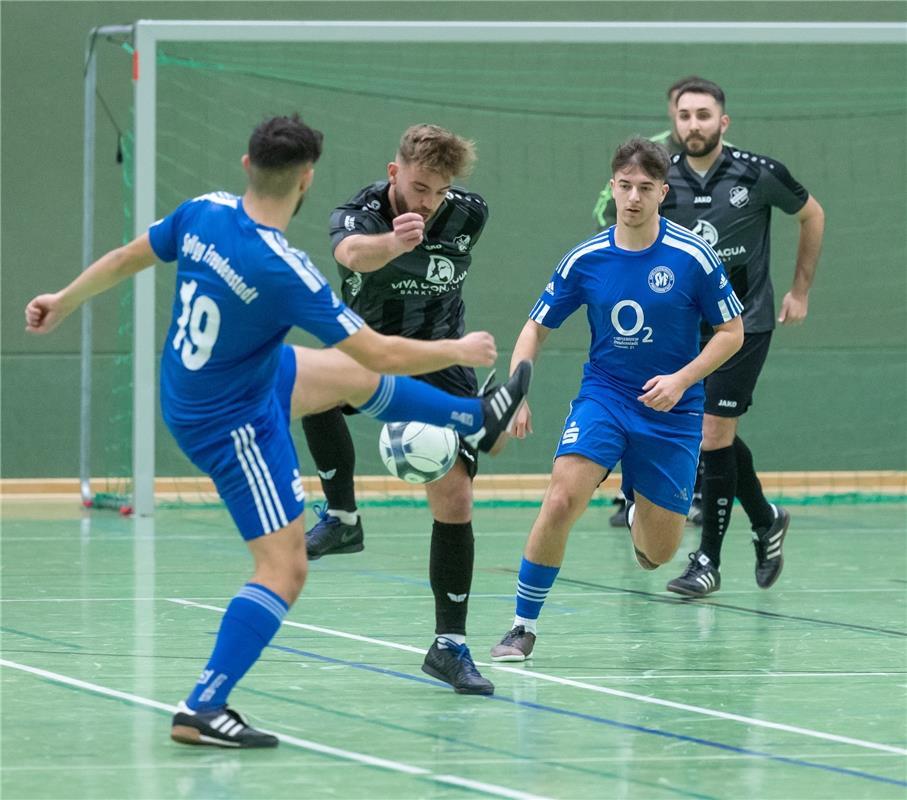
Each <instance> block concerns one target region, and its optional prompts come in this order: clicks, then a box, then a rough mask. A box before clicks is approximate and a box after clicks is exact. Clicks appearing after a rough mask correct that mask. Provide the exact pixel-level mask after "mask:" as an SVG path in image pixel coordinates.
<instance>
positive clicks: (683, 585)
mask: <svg viewBox="0 0 907 800" xmlns="http://www.w3.org/2000/svg"><path fill="white" fill-rule="evenodd" d="M689 558H690V564H689V566H688V567H687V568H686V570H684V573H683V575H681V576H680V577H678V578H674V580H672V581H670V582H669V583H668V585H667V590H668V591H669V592H676V593H677V594H682V595H686V596H687V597H705V596H706V595H707V594H711V593H712V592H717V591H718V590H719V589H720V588H721V575H720V574H719V572H718V567H716V566H715V565H714V564H713V563H712V560H711V559H710V558H709V557H708V556H707V555H706V554H705V553H703V552H702V551H701V550H697V551H696V552H695V553H690V556H689Z"/></svg>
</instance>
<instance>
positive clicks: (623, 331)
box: [611, 300, 654, 347]
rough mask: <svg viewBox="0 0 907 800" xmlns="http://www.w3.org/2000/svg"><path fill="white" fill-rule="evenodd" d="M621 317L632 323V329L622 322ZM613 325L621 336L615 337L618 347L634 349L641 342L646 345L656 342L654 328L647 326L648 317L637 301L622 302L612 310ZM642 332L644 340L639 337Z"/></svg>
mask: <svg viewBox="0 0 907 800" xmlns="http://www.w3.org/2000/svg"><path fill="white" fill-rule="evenodd" d="M621 312H623V314H622V313H621ZM621 317H623V321H624V322H632V324H631V325H630V327H626V326H625V325H624V324H623V323H622V322H621ZM611 324H612V325H613V326H614V330H615V331H617V333H618V334H619V336H615V337H614V344H615V346H616V347H634V346H636V345H637V344H638V343H639V342H640V341H642V342H646V343H649V342H653V341H654V339H653V338H652V328H651V327H650V326H649V325H646V315H645V313H644V312H643V310H642V306H641V305H640V304H639V303H637V302H636V301H635V300H621V301H620V302H619V303H616V304H615V305H614V308H612V309H611ZM640 331H642V333H643V336H642V339H640V338H639V337H638V336H637V334H638V333H639V332H640Z"/></svg>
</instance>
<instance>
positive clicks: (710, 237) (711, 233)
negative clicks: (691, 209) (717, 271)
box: [693, 219, 718, 247]
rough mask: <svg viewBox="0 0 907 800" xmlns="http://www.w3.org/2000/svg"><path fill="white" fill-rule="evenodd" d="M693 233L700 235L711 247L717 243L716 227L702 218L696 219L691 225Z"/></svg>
mask: <svg viewBox="0 0 907 800" xmlns="http://www.w3.org/2000/svg"><path fill="white" fill-rule="evenodd" d="M693 233H695V234H696V235H697V236H701V237H702V238H703V239H705V240H706V242H707V243H708V244H710V245H711V246H712V247H714V246H715V245H716V244H718V228H716V227H715V226H714V225H712V223H711V222H707V221H706V220H704V219H697V220H696V224H695V225H694V226H693Z"/></svg>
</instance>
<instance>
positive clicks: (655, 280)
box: [649, 267, 674, 294]
mask: <svg viewBox="0 0 907 800" xmlns="http://www.w3.org/2000/svg"><path fill="white" fill-rule="evenodd" d="M673 286H674V273H673V272H671V270H670V269H668V268H667V267H655V268H654V269H653V270H652V271H651V272H650V273H649V288H650V289H651V290H652V291H653V292H658V294H665V293H666V292H670V291H671V289H672V288H673Z"/></svg>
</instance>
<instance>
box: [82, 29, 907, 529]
mask: <svg viewBox="0 0 907 800" xmlns="http://www.w3.org/2000/svg"><path fill="white" fill-rule="evenodd" d="M112 29H113V28H111V29H110V30H112ZM118 29H119V28H118ZM100 30H107V29H100ZM120 30H121V29H120ZM131 30H132V37H133V45H134V48H135V52H134V70H133V80H134V106H135V107H134V114H135V116H134V130H135V150H134V164H135V176H134V178H135V183H134V223H135V233H136V235H139V234H141V233H143V232H145V231H146V230H147V228H148V226H149V225H150V224H152V223H153V222H154V220H155V219H156V194H155V192H156V182H157V160H156V156H157V122H158V121H157V108H158V100H159V98H158V96H157V95H158V91H157V83H158V48H159V46H160V45H162V44H166V43H177V42H183V43H186V42H200V43H201V42H204V43H225V44H226V43H262V44H267V43H300V44H304V43H313V42H317V43H363V44H376V43H399V44H406V43H422V44H426V43H453V44H456V43H462V44H470V45H475V44H478V43H487V44H498V43H507V44H518V43H519V44H526V43H529V44H532V43H540V44H541V43H547V44H551V43H555V44H572V43H575V44H584V45H588V44H602V45H607V44H616V43H621V44H627V43H641V44H645V43H650V44H656V43H674V44H721V45H728V44H733V43H739V44H748V45H751V44H767V45H776V44H787V45H792V44H810V45H824V44H831V45H839V44H845V45H846V44H857V45H877V44H888V45H890V44H899V45H903V44H904V43H905V30H907V28H905V26H904V25H903V24H900V23H871V22H863V23H860V22H847V23H832V22H816V23H808V22H739V23H732V22H670V23H667V22H422V21H402V22H369V21H286V22H275V21H163V20H139V21H137V22H136V23H135V24H134V25H133V26H131ZM679 71H681V72H682V71H683V70H682V68H679ZM89 80H92V81H93V80H94V69H93V68H90V69H87V70H86V111H85V124H86V139H87V138H88V127H89V113H91V114H92V115H93V108H92V109H91V110H89V107H88V103H89V100H88V96H89V89H88V82H89ZM91 93H92V95H93V88H92V91H91ZM91 124H92V125H93V122H92V123H91ZM90 157H91V155H90V154H89V146H88V143H87V142H86V150H85V159H86V165H85V169H86V190H85V201H86V206H87V208H89V210H88V211H87V213H90V204H91V195H90V192H89V189H88V182H89V177H88V176H89V174H90V164H89V158H90ZM590 207H591V203H590ZM85 232H86V233H85V236H86V242H87V244H86V246H85V251H86V254H87V255H86V264H87V263H89V261H90V254H91V246H90V224H89V223H87V222H86V225H85ZM134 280H135V284H134V304H133V314H134V331H133V336H134V342H133V382H134V383H133V398H132V404H133V408H132V478H133V486H132V491H133V501H132V506H133V509H134V511H135V513H136V514H139V515H148V514H151V513H153V510H154V501H155V498H154V486H155V419H156V408H155V404H156V403H155V388H156V378H155V375H156V371H155V368H156V362H157V359H158V353H157V352H156V344H155V343H156V340H157V339H156V332H155V276H154V268H151V269H148V270H145V271H143V272H142V273H140V274H139V275H137V276H136V277H135V279H134ZM86 314H88V315H90V311H87V312H86ZM83 319H86V318H83ZM87 320H88V322H87V323H83V325H85V324H87V325H88V328H89V333H88V338H89V341H88V344H87V347H88V348H89V349H90V316H87ZM84 347H86V341H85V331H84V328H83V348H84ZM86 369H90V364H89V365H86V362H85V359H84V358H83V372H84V370H86ZM86 394H87V399H86ZM82 396H83V404H84V403H85V402H89V403H90V391H89V392H87V393H86V391H85V384H84V379H83V393H82ZM83 418H84V408H83ZM83 424H84V422H83ZM83 435H84V432H83ZM89 461H90V459H89V458H88V456H87V453H85V454H84V458H83V459H82V460H81V463H82V465H83V466H82V468H83V470H86V471H88V470H90V463H89ZM81 477H82V479H83V485H84V481H85V479H86V477H87V476H86V475H85V474H84V473H83V475H82V476H81Z"/></svg>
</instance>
